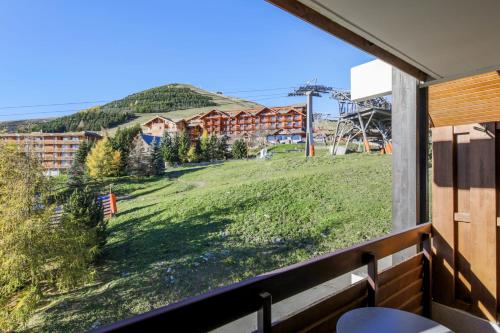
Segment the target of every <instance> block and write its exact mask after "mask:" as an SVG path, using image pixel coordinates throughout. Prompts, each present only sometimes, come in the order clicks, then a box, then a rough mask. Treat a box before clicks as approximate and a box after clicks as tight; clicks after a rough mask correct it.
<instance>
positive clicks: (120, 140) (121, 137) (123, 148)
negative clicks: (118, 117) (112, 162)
mask: <svg viewBox="0 0 500 333" xmlns="http://www.w3.org/2000/svg"><path fill="white" fill-rule="evenodd" d="M140 133H141V127H140V126H139V125H135V126H132V127H127V128H121V127H119V128H118V130H117V131H116V133H115V135H114V137H113V138H110V143H111V146H112V147H113V149H114V150H117V151H119V152H120V158H121V159H120V174H122V175H123V174H125V172H126V170H127V159H128V154H129V153H130V150H131V149H132V143H133V141H134V139H135V138H136V137H137V135H139V134H140Z"/></svg>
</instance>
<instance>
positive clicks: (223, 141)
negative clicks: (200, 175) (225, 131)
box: [216, 135, 229, 160]
mask: <svg viewBox="0 0 500 333" xmlns="http://www.w3.org/2000/svg"><path fill="white" fill-rule="evenodd" d="M228 151H229V146H228V144H227V136H225V135H223V136H222V137H221V138H220V139H219V140H218V141H217V154H216V155H217V159H218V160H225V159H226V158H227V157H228Z"/></svg>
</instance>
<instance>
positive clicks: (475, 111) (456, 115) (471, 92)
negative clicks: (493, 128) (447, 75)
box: [429, 71, 500, 127]
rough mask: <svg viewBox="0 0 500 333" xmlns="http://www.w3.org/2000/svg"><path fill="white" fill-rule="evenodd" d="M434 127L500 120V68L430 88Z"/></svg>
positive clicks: (430, 110)
mask: <svg viewBox="0 0 500 333" xmlns="http://www.w3.org/2000/svg"><path fill="white" fill-rule="evenodd" d="M429 116H430V118H431V122H432V126H434V127H440V126H450V125H463V124H471V123H481V122H490V121H500V71H493V72H489V73H486V74H480V75H474V76H470V77H466V78H462V79H458V80H454V81H448V82H445V83H439V84H435V85H432V86H430V87H429Z"/></svg>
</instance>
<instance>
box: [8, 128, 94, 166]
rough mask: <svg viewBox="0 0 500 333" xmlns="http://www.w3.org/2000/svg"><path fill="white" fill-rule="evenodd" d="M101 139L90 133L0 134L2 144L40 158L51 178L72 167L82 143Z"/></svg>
mask: <svg viewBox="0 0 500 333" xmlns="http://www.w3.org/2000/svg"><path fill="white" fill-rule="evenodd" d="M101 138H102V137H101V136H100V135H99V134H97V133H94V132H88V131H83V132H67V133H43V132H32V133H7V134H0V142H5V143H11V144H16V145H19V146H20V147H22V148H23V149H24V150H26V151H31V152H33V153H34V154H35V155H36V156H38V157H39V158H40V160H41V161H42V166H43V168H44V169H45V173H46V174H47V175H49V176H57V175H59V174H60V173H61V172H63V171H67V170H68V169H69V168H70V167H71V165H72V163H73V160H74V159H75V155H76V152H77V151H78V148H79V147H80V144H81V143H82V142H84V141H92V140H99V139H101Z"/></svg>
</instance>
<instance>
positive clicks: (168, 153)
mask: <svg viewBox="0 0 500 333" xmlns="http://www.w3.org/2000/svg"><path fill="white" fill-rule="evenodd" d="M177 150H178V149H177V148H176V147H174V140H173V139H172V137H171V136H170V134H169V133H168V132H165V133H164V134H163V137H162V138H161V142H160V151H161V156H162V158H163V160H164V161H165V162H166V163H168V164H169V165H173V164H174V163H176V162H177V160H178V158H177V154H178V152H177Z"/></svg>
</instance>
